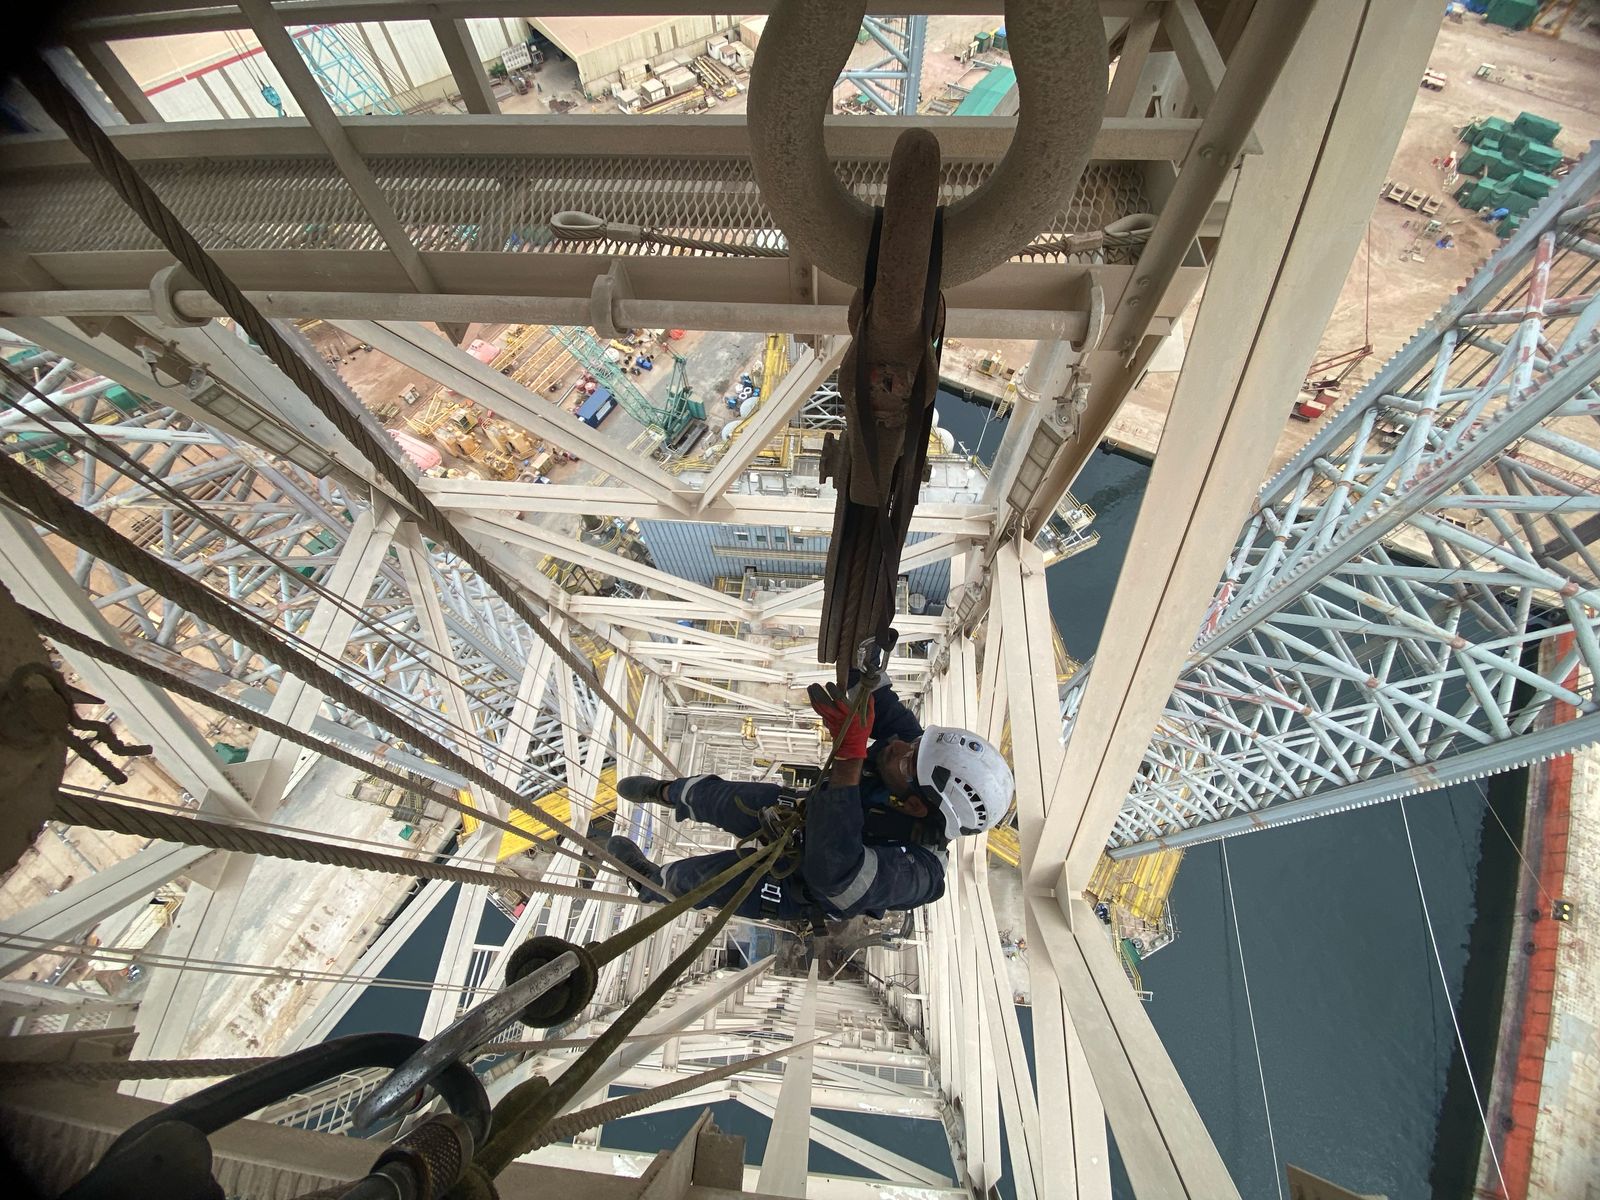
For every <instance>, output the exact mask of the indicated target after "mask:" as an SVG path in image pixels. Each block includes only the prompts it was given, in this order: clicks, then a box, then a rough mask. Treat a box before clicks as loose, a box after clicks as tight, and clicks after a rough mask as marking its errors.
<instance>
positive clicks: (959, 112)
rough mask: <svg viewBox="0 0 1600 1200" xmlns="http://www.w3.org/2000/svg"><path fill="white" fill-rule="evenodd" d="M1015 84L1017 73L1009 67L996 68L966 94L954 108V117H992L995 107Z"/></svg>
mask: <svg viewBox="0 0 1600 1200" xmlns="http://www.w3.org/2000/svg"><path fill="white" fill-rule="evenodd" d="M1016 83H1017V73H1016V72H1015V71H1013V70H1012V69H1011V68H1010V67H996V68H994V70H992V71H990V72H989V73H988V74H987V75H985V76H984V77H983V78H982V79H980V80H978V86H977V87H975V88H973V89H972V90H971V91H970V92H968V93H967V94H966V96H965V98H963V99H962V101H961V103H960V104H959V105H957V106H956V111H955V113H954V115H955V116H958V117H989V116H993V115H994V110H995V106H996V105H998V104H999V103H1000V101H1001V100H1003V99H1004V98H1005V94H1006V93H1007V92H1009V91H1010V90H1011V89H1012V88H1013V87H1015V86H1016Z"/></svg>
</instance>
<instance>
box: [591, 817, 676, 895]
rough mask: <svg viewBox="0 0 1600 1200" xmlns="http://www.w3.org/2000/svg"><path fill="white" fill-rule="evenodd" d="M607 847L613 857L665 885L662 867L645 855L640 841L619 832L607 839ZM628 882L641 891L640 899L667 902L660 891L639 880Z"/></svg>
mask: <svg viewBox="0 0 1600 1200" xmlns="http://www.w3.org/2000/svg"><path fill="white" fill-rule="evenodd" d="M606 849H607V850H609V851H610V852H611V856H612V857H613V858H615V859H616V860H617V861H618V862H620V863H622V864H623V865H624V866H627V867H628V868H630V869H631V870H634V871H637V872H639V874H641V875H643V876H644V877H645V878H646V879H648V880H650V881H651V882H652V883H658V884H662V885H663V886H665V884H664V882H663V880H662V878H661V868H660V867H658V866H656V864H655V863H653V862H651V861H650V860H649V859H648V858H646V857H645V853H644V851H643V850H641V849H640V848H639V843H638V842H636V841H634V840H633V839H632V838H627V837H623V836H622V835H621V834H618V835H616V836H615V837H612V838H609V839H607V841H606ZM628 882H629V883H631V884H633V887H634V890H635V891H637V892H638V893H639V898H640V899H642V900H646V901H648V902H649V903H651V904H665V903H666V902H667V898H666V897H665V896H663V895H662V894H661V893H660V892H653V891H651V890H650V889H649V888H647V887H645V886H644V884H642V883H640V882H639V881H638V880H635V879H629V880H628Z"/></svg>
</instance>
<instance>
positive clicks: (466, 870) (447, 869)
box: [51, 791, 638, 904]
mask: <svg viewBox="0 0 1600 1200" xmlns="http://www.w3.org/2000/svg"><path fill="white" fill-rule="evenodd" d="M51 817H52V818H53V819H54V820H57V821H61V822H64V823H65V824H68V825H76V826H81V827H87V828H91V829H101V830H105V831H107V832H110V833H121V834H126V835H131V836H135V837H147V838H153V839H155V840H156V841H161V842H175V843H178V844H180V845H187V846H202V847H206V848H208V849H212V850H225V851H231V852H234V853H239V854H253V855H256V856H258V857H266V858H281V859H286V860H289V861H292V862H304V863H315V864H318V865H321V866H331V867H340V868H344V869H346V870H353V871H374V872H379V873H382V874H387V875H400V876H411V877H413V878H417V879H442V880H447V881H449V882H452V883H469V884H481V885H484V886H486V887H491V888H505V887H510V888H513V889H515V890H518V891H523V892H546V893H554V894H556V895H561V896H579V897H585V898H587V897H593V898H594V899H597V900H606V901H621V902H622V903H624V904H632V903H637V902H638V901H636V900H635V899H634V897H633V896H631V895H629V894H627V893H624V892H593V891H590V890H588V889H584V888H581V887H576V886H570V887H569V886H567V885H565V884H557V883H548V882H543V881H539V882H535V881H531V880H527V879H524V878H523V877H522V876H520V875H516V874H513V873H511V872H509V871H486V870H481V869H478V868H475V867H466V866H457V865H454V864H450V863H439V862H434V861H433V860H432V859H428V858H408V857H406V856H404V855H399V854H394V853H392V852H383V851H378V850H364V849H361V848H359V847H355V846H341V845H336V844H334V843H330V842H323V841H317V840H314V839H311V838H300V837H291V836H290V835H288V834H283V833H273V832H269V831H267V830H264V829H250V828H247V827H244V826H239V825H229V824H227V823H225V822H222V821H214V820H211V819H210V818H209V817H208V816H204V815H192V816H179V815H177V814H176V813H171V812H160V811H159V810H157V809H152V808H142V807H139V806H136V805H131V804H119V803H117V802H115V801H111V800H105V799H102V798H100V797H97V796H82V795H74V794H72V793H70V792H65V791H63V792H58V793H57V795H56V803H55V807H54V808H53V810H52V811H51Z"/></svg>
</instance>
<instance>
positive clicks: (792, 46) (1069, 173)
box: [749, 0, 1107, 287]
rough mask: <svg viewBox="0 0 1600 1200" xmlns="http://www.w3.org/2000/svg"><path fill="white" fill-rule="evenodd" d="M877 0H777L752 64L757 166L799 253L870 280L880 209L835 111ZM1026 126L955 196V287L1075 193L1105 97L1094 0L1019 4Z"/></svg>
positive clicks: (1010, 10) (837, 273)
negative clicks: (835, 153)
mask: <svg viewBox="0 0 1600 1200" xmlns="http://www.w3.org/2000/svg"><path fill="white" fill-rule="evenodd" d="M867 8H868V4H867V2H866V0H777V3H775V4H774V5H773V6H772V12H771V15H770V16H769V17H768V18H767V26H766V30H765V32H764V33H763V34H762V35H761V44H760V46H759V47H757V49H756V59H755V64H754V66H753V68H752V69H751V73H750V103H749V129H750V145H751V165H752V167H753V168H754V171H755V177H756V185H757V186H758V187H759V188H760V191H761V201H762V203H763V204H765V205H766V206H767V209H768V210H769V211H770V212H771V213H772V216H773V219H774V220H775V221H776V222H777V225H778V228H779V229H781V230H782V231H783V234H784V236H785V237H786V238H787V239H788V242H789V248H790V253H791V255H793V256H796V257H800V258H804V259H807V260H809V261H810V262H812V263H814V264H815V265H816V266H817V267H818V269H820V270H822V271H826V272H827V273H828V274H829V275H832V276H833V277H834V278H835V279H838V280H839V281H841V282H843V283H848V284H851V285H858V284H859V283H860V281H861V278H862V276H863V273H864V268H865V265H866V261H867V250H868V246H869V245H870V243H871V241H872V224H873V219H872V208H871V206H870V205H868V204H867V203H866V202H865V201H863V200H861V199H860V198H859V197H857V196H856V195H855V194H854V193H853V192H851V191H850V189H848V188H846V187H845V186H844V184H843V183H841V182H840V181H839V177H838V175H837V174H836V173H835V172H834V169H833V163H832V162H831V161H830V160H829V158H828V152H827V146H826V139H825V131H824V127H823V121H824V118H825V117H827V116H829V115H830V114H831V110H832V105H833V91H834V85H835V82H836V81H837V80H838V78H839V72H840V71H841V70H843V69H844V67H845V64H846V63H847V62H848V60H849V57H850V52H851V51H852V50H854V49H855V45H856V32H857V31H858V30H859V29H860V28H861V23H862V18H863V17H864V16H865V15H866V12H867ZM1005 13H1006V29H1007V32H1008V37H1009V42H1010V47H1011V59H1012V63H1013V65H1014V66H1015V67H1016V72H1017V90H1018V95H1019V101H1020V105H1019V111H1018V114H1017V126H1016V131H1015V133H1014V134H1013V135H1012V138H1011V145H1010V146H1009V147H1008V148H1007V150H1006V153H1005V157H1004V158H1003V159H1001V161H1000V163H999V165H998V166H997V167H996V168H995V170H994V173H993V174H992V175H990V176H989V178H988V179H987V180H986V181H985V182H984V183H983V184H982V185H981V186H980V187H978V188H977V189H976V190H974V191H973V192H972V193H971V194H970V195H968V196H966V197H964V198H962V199H960V200H957V201H956V202H955V203H953V204H952V205H950V211H949V217H948V220H947V226H946V231H945V239H946V244H945V270H944V276H945V279H944V282H945V286H946V287H956V286H958V285H960V284H963V283H967V282H969V281H971V280H973V279H976V278H978V277H979V276H980V275H983V274H985V273H987V272H989V271H991V270H993V269H994V268H995V267H997V266H999V265H1000V264H1001V263H1003V262H1005V261H1006V260H1007V259H1008V258H1011V257H1013V256H1014V255H1016V254H1019V253H1021V251H1022V249H1023V247H1025V246H1026V245H1027V244H1028V243H1029V242H1031V241H1032V240H1033V238H1034V237H1035V236H1036V235H1037V234H1039V233H1040V232H1041V231H1042V230H1043V229H1044V228H1045V227H1046V226H1047V225H1048V224H1049V223H1050V221H1051V219H1052V218H1053V217H1054V216H1055V215H1056V214H1057V213H1059V212H1060V211H1061V210H1062V209H1063V208H1064V207H1066V205H1067V203H1068V202H1069V201H1070V200H1071V199H1072V194H1073V191H1074V190H1075V189H1076V187H1077V185H1078V180H1079V178H1080V177H1081V176H1082V175H1083V170H1084V167H1085V166H1087V165H1088V162H1089V154H1090V151H1091V150H1092V149H1093V147H1094V140H1095V137H1096V135H1097V134H1098V133H1099V132H1100V121H1101V118H1102V117H1103V116H1104V114H1105V104H1106V62H1107V54H1106V35H1105V26H1104V23H1103V21H1102V19H1101V16H1100V6H1099V4H1098V3H1096V0H1008V2H1007V4H1006V6H1005Z"/></svg>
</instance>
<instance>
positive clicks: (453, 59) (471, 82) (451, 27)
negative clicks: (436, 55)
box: [428, 17, 500, 116]
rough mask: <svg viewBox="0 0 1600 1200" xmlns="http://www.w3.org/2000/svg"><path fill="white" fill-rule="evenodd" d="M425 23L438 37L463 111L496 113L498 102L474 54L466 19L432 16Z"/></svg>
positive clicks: (486, 73) (481, 64)
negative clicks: (464, 107)
mask: <svg viewBox="0 0 1600 1200" xmlns="http://www.w3.org/2000/svg"><path fill="white" fill-rule="evenodd" d="M428 23H429V24H430V25H432V26H433V35H434V37H436V38H438V39H439V49H441V50H443V51H444V60H445V62H447V63H448V64H449V65H450V76H451V78H452V79H454V80H455V84H456V91H458V92H459V93H461V102H462V103H463V104H465V105H466V106H467V111H468V112H469V113H476V114H478V115H479V116H497V115H499V112H500V104H499V102H498V101H496V100H495V98H494V88H493V87H492V86H491V85H490V83H489V75H488V72H486V71H485V70H484V69H483V60H482V59H481V58H479V57H478V50H477V47H476V46H475V45H474V44H473V41H472V30H471V29H470V28H469V27H468V25H467V22H466V21H465V20H464V19H463V18H461V17H455V18H451V17H434V18H432V19H431V20H430V21H429V22H428Z"/></svg>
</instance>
